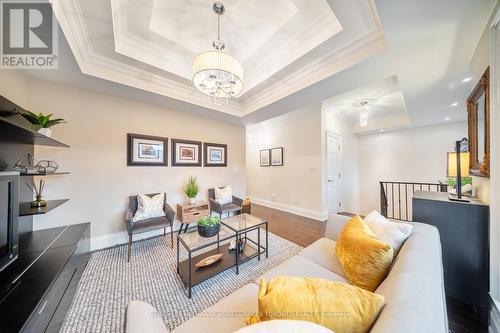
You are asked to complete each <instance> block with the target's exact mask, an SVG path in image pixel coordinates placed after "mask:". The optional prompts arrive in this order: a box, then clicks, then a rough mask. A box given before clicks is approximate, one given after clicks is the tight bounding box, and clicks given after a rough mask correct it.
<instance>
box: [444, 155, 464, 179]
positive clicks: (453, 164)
mask: <svg viewBox="0 0 500 333" xmlns="http://www.w3.org/2000/svg"><path fill="white" fill-rule="evenodd" d="M460 174H461V177H469V152H462V153H460ZM446 176H447V177H457V153H448V168H447V170H446Z"/></svg>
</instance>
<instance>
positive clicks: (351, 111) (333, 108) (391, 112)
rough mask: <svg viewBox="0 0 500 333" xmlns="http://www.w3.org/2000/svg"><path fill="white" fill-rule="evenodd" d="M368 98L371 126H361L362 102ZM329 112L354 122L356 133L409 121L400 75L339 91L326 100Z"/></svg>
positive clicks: (390, 126)
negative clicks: (340, 92)
mask: <svg viewBox="0 0 500 333" xmlns="http://www.w3.org/2000/svg"><path fill="white" fill-rule="evenodd" d="M362 101H368V102H369V104H368V105H367V107H366V108H367V111H368V126H366V127H360V126H359V114H360V112H361V111H362V110H363V107H361V105H360V102H362ZM323 107H324V109H325V111H326V112H332V113H334V114H335V116H336V117H337V118H340V119H342V120H343V121H344V122H346V123H347V124H350V125H351V126H352V130H353V132H354V133H358V134H360V133H368V132H372V131H373V130H378V129H391V128H398V127H401V126H407V125H409V124H410V116H409V113H408V109H407V108H406V104H405V100H404V97H403V92H402V91H401V87H400V86H399V80H398V78H397V76H395V75H394V76H391V77H388V78H386V79H384V80H381V81H377V82H372V83H370V84H368V85H365V86H362V87H359V88H356V89H353V90H351V91H348V92H346V93H343V94H340V95H337V96H335V97H332V98H330V99H328V100H326V101H325V102H324V103H323Z"/></svg>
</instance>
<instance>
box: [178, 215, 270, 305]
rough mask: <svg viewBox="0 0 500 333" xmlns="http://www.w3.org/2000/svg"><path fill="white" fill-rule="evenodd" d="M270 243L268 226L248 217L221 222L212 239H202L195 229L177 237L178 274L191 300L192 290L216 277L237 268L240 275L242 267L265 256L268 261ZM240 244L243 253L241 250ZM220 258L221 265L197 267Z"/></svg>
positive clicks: (216, 263)
mask: <svg viewBox="0 0 500 333" xmlns="http://www.w3.org/2000/svg"><path fill="white" fill-rule="evenodd" d="M243 215H247V216H245V217H243ZM239 216H241V217H240V218H237V217H239ZM261 227H265V230H266V242H265V246H264V245H263V244H261V237H260V228H261ZM255 234H256V235H255ZM255 237H257V239H255ZM267 239H268V232H267V222H266V221H263V220H261V219H258V218H256V217H254V216H251V215H248V214H242V215H236V216H234V217H231V218H229V219H224V220H222V221H221V226H220V231H219V233H218V234H217V235H216V236H213V237H208V238H207V237H201V236H200V235H198V231H197V229H196V228H193V229H190V230H188V231H187V232H186V233H182V234H180V235H177V273H178V274H179V276H180V278H181V280H182V282H183V284H184V286H185V287H186V288H187V289H188V297H189V298H191V289H192V287H194V286H195V285H197V284H199V283H201V282H203V281H205V280H207V279H209V278H211V277H213V276H215V275H216V274H218V273H220V272H223V271H225V270H227V269H229V268H232V267H235V266H236V274H238V273H239V265H240V264H241V263H243V262H246V261H248V260H250V259H252V258H255V257H257V258H258V260H260V256H261V255H262V254H263V253H264V252H265V253H266V257H267V256H268V251H267V247H268V246H267ZM231 240H233V241H235V242H236V249H234V250H229V245H230V242H231ZM240 242H241V252H240V251H239V247H238V244H240ZM182 249H183V251H182V252H183V253H182V255H181V250H182ZM217 254H221V255H222V256H221V258H220V259H219V260H218V261H216V262H214V263H213V264H211V265H208V266H206V267H196V263H198V262H199V261H201V260H202V259H205V258H207V257H209V256H212V255H217ZM181 257H182V258H181Z"/></svg>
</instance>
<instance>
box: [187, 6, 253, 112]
mask: <svg viewBox="0 0 500 333" xmlns="http://www.w3.org/2000/svg"><path fill="white" fill-rule="evenodd" d="M212 9H213V11H214V12H215V14H217V40H215V41H214V42H213V43H212V45H213V47H214V50H212V51H207V52H203V53H200V54H198V55H197V56H196V57H195V58H194V61H193V84H194V85H195V87H196V88H198V90H200V91H201V92H203V93H204V94H207V95H209V96H211V97H213V99H214V102H217V98H225V99H226V103H227V99H228V98H229V97H232V96H236V95H237V94H238V93H239V92H240V91H241V90H242V89H243V68H242V67H241V64H240V63H239V62H238V60H236V59H235V58H234V57H233V56H231V55H230V54H227V53H224V52H222V50H224V48H225V44H224V42H223V41H222V40H221V39H220V17H221V16H222V15H223V14H224V11H225V7H224V5H223V4H222V3H221V2H219V1H217V2H215V3H214V4H213V5H212Z"/></svg>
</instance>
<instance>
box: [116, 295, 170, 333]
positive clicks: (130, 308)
mask: <svg viewBox="0 0 500 333" xmlns="http://www.w3.org/2000/svg"><path fill="white" fill-rule="evenodd" d="M125 333H168V330H167V327H166V326H165V323H164V322H163V319H162V318H161V315H160V313H158V311H157V310H156V309H155V308H154V307H152V306H151V305H149V304H148V303H145V302H142V301H130V302H129V303H128V305H127V313H126V319H125Z"/></svg>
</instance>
